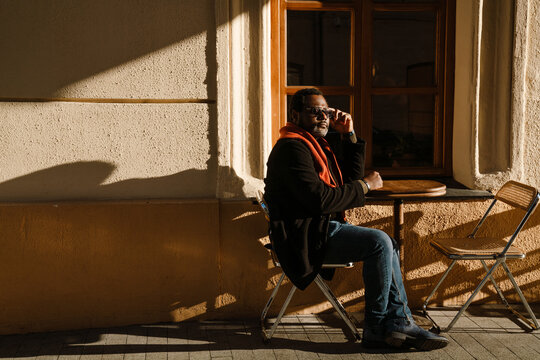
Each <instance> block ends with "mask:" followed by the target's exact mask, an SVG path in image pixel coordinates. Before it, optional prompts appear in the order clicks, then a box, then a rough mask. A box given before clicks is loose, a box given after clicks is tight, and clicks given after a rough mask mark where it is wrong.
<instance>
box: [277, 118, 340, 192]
mask: <svg viewBox="0 0 540 360" xmlns="http://www.w3.org/2000/svg"><path fill="white" fill-rule="evenodd" d="M279 138H280V139H298V140H301V141H302V142H303V143H304V144H306V145H307V147H308V148H309V150H310V151H311V156H312V157H313V164H314V165H315V170H316V171H317V172H318V173H319V178H320V179H321V180H322V181H323V182H324V183H325V184H326V185H328V186H330V187H337V186H340V185H343V177H342V175H341V170H340V169H339V165H338V162H337V160H336V157H335V155H334V153H333V152H332V149H331V148H330V145H328V142H326V140H325V139H324V138H320V139H319V140H318V141H317V139H315V138H314V137H313V135H311V134H310V133H308V132H307V131H306V130H304V129H302V128H301V127H299V126H298V125H295V124H293V123H291V122H287V124H286V125H285V126H284V127H282V128H281V129H279ZM324 150H326V151H327V152H328V153H329V154H330V155H331V156H332V159H333V160H334V165H335V166H334V170H337V171H335V172H336V173H337V175H338V179H334V177H333V176H332V173H331V172H330V170H329V169H328V166H329V164H328V158H327V157H326V154H325V152H324Z"/></svg>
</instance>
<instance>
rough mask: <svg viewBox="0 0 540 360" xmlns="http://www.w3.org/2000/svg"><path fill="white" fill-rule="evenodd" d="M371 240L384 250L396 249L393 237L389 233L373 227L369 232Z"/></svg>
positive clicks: (375, 245)
mask: <svg viewBox="0 0 540 360" xmlns="http://www.w3.org/2000/svg"><path fill="white" fill-rule="evenodd" d="M369 240H370V242H371V243H372V245H373V246H374V247H375V248H377V249H379V250H381V251H383V252H391V251H393V250H394V244H393V241H392V239H391V238H390V236H388V234H387V233H385V232H384V231H382V230H379V229H371V231H370V234H369Z"/></svg>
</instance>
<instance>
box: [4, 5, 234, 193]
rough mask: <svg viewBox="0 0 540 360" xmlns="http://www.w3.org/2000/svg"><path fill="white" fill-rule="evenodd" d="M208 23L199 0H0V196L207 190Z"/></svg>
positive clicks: (210, 180) (211, 49)
mask: <svg viewBox="0 0 540 360" xmlns="http://www.w3.org/2000/svg"><path fill="white" fill-rule="evenodd" d="M215 32H216V24H215V15H214V2H213V1H210V0H204V1H193V0H176V1H158V2H148V1H115V2H110V1H104V0H103V1H102V0H98V1H94V0H92V1H79V2H77V4H76V5H75V4H73V2H71V1H66V0H57V1H53V2H47V3H44V2H42V1H34V0H30V1H25V2H21V1H8V0H5V1H0V33H1V34H2V36H1V37H0V48H1V49H2V56H1V57H0V99H1V100H2V102H0V114H2V116H1V117H0V169H1V170H2V171H1V172H0V201H1V200H4V201H24V200H61V199H62V200H64V199H104V198H116V199H118V198H120V199H126V198H165V197H168V198H173V197H174V198H178V197H180V198H182V197H183V198H193V197H208V198H213V197H215V194H216V181H217V173H218V167H217V160H216V156H217V134H216V130H215V129H216V124H215V122H216V105H215V104H214V103H215V99H216V96H215V94H216V66H217V65H216V55H215V54H216V50H215V47H216V44H215V37H216V35H215ZM62 100H66V101H62ZM21 101H22V102H21ZM125 101H129V102H130V103H125ZM148 102H150V103H148ZM233 175H234V174H233Z"/></svg>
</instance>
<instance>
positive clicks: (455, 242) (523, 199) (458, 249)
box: [423, 181, 540, 332]
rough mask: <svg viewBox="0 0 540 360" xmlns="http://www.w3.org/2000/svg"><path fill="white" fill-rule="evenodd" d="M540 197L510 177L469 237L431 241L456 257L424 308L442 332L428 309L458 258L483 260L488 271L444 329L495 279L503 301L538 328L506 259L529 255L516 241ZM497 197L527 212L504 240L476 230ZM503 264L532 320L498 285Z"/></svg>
mask: <svg viewBox="0 0 540 360" xmlns="http://www.w3.org/2000/svg"><path fill="white" fill-rule="evenodd" d="M539 199H540V195H539V194H538V190H537V189H535V188H533V187H531V186H527V185H524V184H520V183H518V182H516V181H508V182H507V183H506V184H504V185H503V186H502V187H501V189H500V190H499V191H498V192H497V194H496V195H495V199H494V200H493V202H492V203H491V205H490V206H489V208H488V209H487V211H486V212H485V214H484V216H483V217H482V219H480V221H479V222H478V224H477V225H476V227H475V228H474V230H473V231H472V233H471V234H470V235H469V236H468V237H466V238H457V239H438V240H431V241H430V244H431V245H432V246H433V247H434V248H435V249H436V250H437V251H439V252H441V253H442V254H443V255H445V256H446V257H448V258H449V259H451V260H452V262H451V263H450V266H449V267H448V269H447V270H446V271H445V272H444V274H443V275H442V278H441V279H440V280H439V282H438V283H437V285H435V288H434V289H433V290H432V291H431V293H430V294H429V296H428V297H427V299H426V301H425V302H424V304H423V310H424V315H425V316H426V317H427V318H429V319H430V320H431V321H432V322H433V325H434V326H433V330H435V331H437V332H439V331H441V329H440V327H439V326H438V325H437V324H436V323H435V321H433V319H432V318H431V317H430V316H429V315H428V313H427V305H428V302H429V300H430V299H431V298H432V297H433V295H434V294H435V292H436V291H437V289H438V288H439V286H440V285H441V283H442V282H443V280H444V279H445V278H446V276H447V275H448V273H449V272H450V271H451V270H452V268H453V267H454V265H455V264H456V262H457V261H460V260H479V261H480V262H481V263H482V265H483V267H484V269H485V271H486V273H487V274H486V275H485V276H484V278H483V279H482V281H480V283H479V284H478V286H477V287H476V289H475V290H474V291H473V293H472V294H471V296H470V297H469V298H468V299H467V301H466V302H465V304H463V306H462V307H461V308H460V310H459V311H458V313H457V314H456V316H455V317H454V318H453V319H452V321H451V322H450V324H449V325H448V326H447V327H446V328H445V329H444V331H449V330H450V329H451V328H452V327H453V326H454V324H455V323H456V321H457V320H458V319H459V317H460V316H461V315H462V314H463V312H464V311H465V310H466V309H467V307H468V306H469V305H470V304H471V302H472V301H473V299H474V298H475V296H476V295H477V294H478V293H479V292H480V290H481V289H482V287H483V286H484V285H485V284H486V282H487V281H488V280H490V281H491V283H492V284H493V286H494V287H495V290H496V291H497V293H498V294H499V297H500V298H501V300H502V302H503V304H504V305H505V306H506V307H507V308H508V309H509V310H510V311H512V312H513V313H514V314H515V315H516V316H518V317H519V318H520V319H522V320H523V321H524V322H525V323H527V324H528V325H529V326H530V327H531V328H532V329H533V330H536V329H538V321H537V320H536V317H535V316H534V313H533V312H532V310H531V308H530V306H529V304H528V303H527V300H526V299H525V297H524V296H523V293H522V291H521V289H520V288H519V286H518V284H517V283H516V280H515V279H514V277H513V276H512V273H511V272H510V269H508V266H507V265H506V259H523V258H525V253H524V252H523V251H522V250H520V249H519V248H517V247H515V246H513V243H514V241H515V240H516V237H517V235H518V234H519V232H520V231H521V229H522V228H523V226H524V225H525V223H526V222H527V220H528V219H529V217H530V216H531V214H532V213H533V212H534V210H535V209H536V206H537V205H538V201H539ZM497 201H501V202H504V203H506V204H508V205H510V206H512V207H514V208H517V209H521V210H523V211H524V212H525V214H524V216H523V217H522V218H521V220H520V222H519V224H518V225H517V228H516V230H515V231H514V233H513V234H512V236H511V237H510V239H509V240H508V241H505V240H504V238H503V237H504V236H503V237H475V235H476V233H477V232H478V229H479V228H480V227H481V226H482V224H483V223H484V221H485V220H486V218H487V217H488V215H489V213H490V212H491V210H492V209H493V207H494V206H495V204H496V203H497ZM486 260H494V261H495V263H494V264H493V265H492V266H491V268H488V266H487V265H486ZM499 266H501V267H502V268H503V269H504V271H505V273H506V275H507V276H508V278H509V279H510V282H511V283H512V285H513V286H514V289H515V290H516V292H517V293H518V295H519V298H520V299H521V302H522V303H523V305H524V306H525V309H526V310H527V312H528V313H529V316H530V318H531V320H532V321H531V320H529V319H527V318H526V317H525V316H523V315H522V314H521V313H519V312H518V311H516V310H514V309H513V308H512V307H511V306H510V304H509V303H508V301H507V300H506V298H505V297H504V296H503V293H502V291H501V289H500V288H499V286H498V285H497V283H496V281H495V279H494V277H493V273H494V271H495V270H496V269H497V268H498V267H499Z"/></svg>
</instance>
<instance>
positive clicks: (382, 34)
mask: <svg viewBox="0 0 540 360" xmlns="http://www.w3.org/2000/svg"><path fill="white" fill-rule="evenodd" d="M435 21H436V17H435V12H434V11H421V12H391V11H390V12H382V11H376V12H374V18H373V63H372V66H373V68H372V76H373V86H375V87H403V86H407V87H411V86H434V85H435V76H434V73H435V29H436V23H435Z"/></svg>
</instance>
